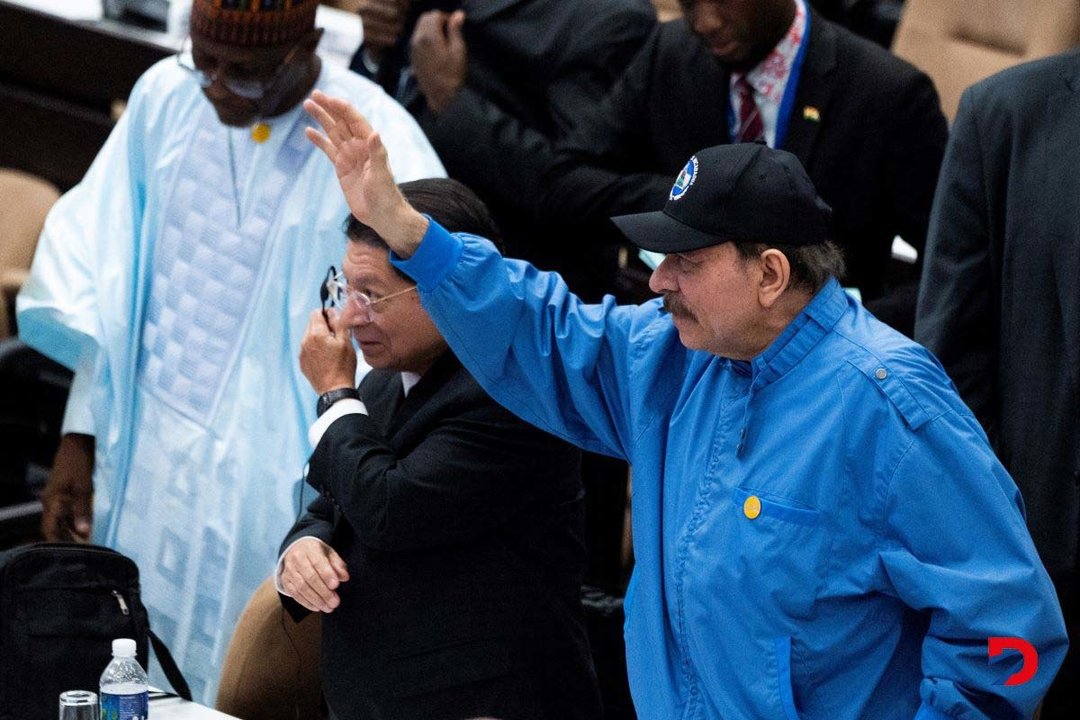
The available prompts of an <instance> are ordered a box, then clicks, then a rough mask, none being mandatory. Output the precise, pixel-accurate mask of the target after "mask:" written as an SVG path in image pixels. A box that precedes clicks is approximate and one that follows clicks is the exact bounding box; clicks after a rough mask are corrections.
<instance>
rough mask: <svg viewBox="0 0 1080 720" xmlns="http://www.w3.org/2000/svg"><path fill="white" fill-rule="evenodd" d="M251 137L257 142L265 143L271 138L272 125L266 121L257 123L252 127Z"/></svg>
mask: <svg viewBox="0 0 1080 720" xmlns="http://www.w3.org/2000/svg"><path fill="white" fill-rule="evenodd" d="M251 139H252V140H254V141H255V142H257V143H264V142H266V141H267V140H269V139H270V126H269V125H267V124H266V123H255V125H253V126H252V128H251Z"/></svg>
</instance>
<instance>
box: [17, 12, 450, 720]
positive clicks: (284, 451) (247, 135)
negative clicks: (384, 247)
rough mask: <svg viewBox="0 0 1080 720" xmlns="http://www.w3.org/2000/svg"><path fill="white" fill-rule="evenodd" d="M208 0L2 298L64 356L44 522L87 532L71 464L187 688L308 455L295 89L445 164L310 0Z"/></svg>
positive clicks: (411, 166) (312, 202)
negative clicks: (357, 70)
mask: <svg viewBox="0 0 1080 720" xmlns="http://www.w3.org/2000/svg"><path fill="white" fill-rule="evenodd" d="M222 4H225V5H227V4H228V3H227V2H226V3H222V0H197V2H196V3H195V5H194V8H193V11H192V42H193V44H194V47H193V52H192V53H191V54H190V55H187V56H184V55H182V56H180V57H179V58H169V59H167V60H163V61H161V62H159V63H158V64H156V65H155V66H154V67H152V68H151V69H150V70H149V71H147V73H146V74H145V75H144V76H143V77H142V78H141V79H140V80H139V82H138V83H137V84H136V86H135V88H134V90H133V91H132V94H131V97H130V99H129V104H128V108H127V111H126V112H125V113H124V115H123V117H122V118H121V119H120V121H119V122H118V123H117V126H116V128H115V129H114V131H113V132H112V134H111V136H110V137H109V139H108V141H107V143H106V144H105V146H104V147H103V148H102V150H101V152H100V153H99V155H98V156H97V158H96V160H95V161H94V163H93V165H92V166H91V168H90V170H89V171H88V172H87V174H86V177H85V178H84V179H83V181H82V182H81V183H80V184H79V185H78V186H76V187H75V188H74V189H73V190H71V191H70V192H69V193H67V194H66V195H65V196H64V197H63V198H62V199H61V200H60V201H59V202H58V203H57V205H56V207H55V208H54V209H53V211H52V212H51V214H50V215H49V218H48V221H47V222H46V225H45V229H44V231H43V233H42V236H41V240H40V243H39V246H38V250H37V254H36V256H35V259H34V264H33V268H32V270H31V276H30V279H29V280H28V282H27V283H26V285H25V287H24V289H23V291H22V293H21V295H20V296H19V300H18V321H19V328H20V333H21V336H22V338H23V339H24V340H25V341H26V342H28V343H29V344H30V345H32V346H33V347H35V348H37V349H38V350H40V351H42V352H43V353H45V354H46V355H48V356H50V357H52V358H54V359H55V360H57V361H59V362H61V363H63V364H64V365H66V366H68V367H70V368H73V369H74V370H75V371H76V375H75V381H74V386H73V388H72V393H71V398H70V400H69V404H68V409H67V413H66V416H65V421H64V433H65V437H64V441H63V445H62V450H61V453H60V454H59V455H58V458H57V467H56V469H55V470H54V475H53V477H51V478H50V482H49V487H48V488H47V489H46V495H45V498H44V500H45V515H46V517H45V527H44V528H43V529H44V531H45V533H46V535H47V536H49V537H52V538H54V539H61V538H64V537H72V538H76V539H87V536H88V535H89V527H88V520H89V518H86V517H85V515H86V511H85V510H84V511H83V512H82V513H81V514H80V513H78V512H76V510H77V508H78V505H79V502H78V501H79V498H80V497H86V496H88V495H89V492H90V479H89V468H90V466H91V464H92V467H93V488H92V489H93V540H94V541H95V542H97V543H101V544H105V545H108V546H110V547H113V548H116V549H117V550H119V551H121V552H123V553H124V554H126V555H128V556H130V557H132V558H133V559H134V560H135V561H136V562H137V563H138V566H139V571H140V574H141V580H142V598H143V601H144V602H145V603H146V605H147V607H148V608H149V611H150V620H151V625H152V627H153V628H154V630H155V632H157V633H158V634H159V635H160V636H161V637H162V638H163V639H164V640H165V641H166V643H167V644H168V645H169V646H170V647H171V649H172V650H173V653H174V654H175V656H176V658H177V661H178V662H179V665H180V667H181V669H182V670H183V672H184V674H185V676H186V677H187V680H188V682H189V684H190V685H191V688H192V692H193V694H194V697H195V699H197V700H201V701H203V702H206V703H212V702H213V698H214V693H215V690H216V686H217V679H218V674H219V673H220V671H221V661H222V658H223V656H224V653H225V650H226V647H227V646H228V642H229V639H230V635H231V632H232V629H233V626H234V625H235V621H236V619H237V617H238V615H239V614H240V611H241V609H242V608H243V607H244V604H245V603H246V601H247V600H248V598H249V596H250V595H251V594H252V592H253V591H254V590H255V588H256V587H257V586H258V585H259V583H260V582H261V581H263V580H264V579H265V578H267V577H268V576H269V575H270V573H271V572H272V570H273V568H274V563H275V560H276V551H277V546H278V542H279V541H280V539H281V537H282V536H283V535H284V534H285V532H286V531H287V530H288V529H289V527H290V526H291V525H292V523H293V521H294V519H295V517H296V511H297V508H298V507H300V506H301V504H299V500H300V498H299V496H298V493H299V492H300V490H301V488H302V486H303V483H301V482H299V480H300V478H301V476H302V474H303V470H304V462H305V459H306V458H307V456H308V455H309V454H310V452H311V448H310V447H309V445H308V442H307V435H306V428H307V427H308V426H310V425H311V423H312V422H313V421H314V419H315V399H316V398H315V396H314V394H313V392H312V390H311V388H310V386H309V385H308V383H307V382H306V381H305V379H304V377H303V375H302V374H301V372H300V367H299V364H298V361H297V353H298V349H299V346H300V339H301V337H302V335H303V332H304V327H305V325H306V322H307V317H308V313H309V311H310V308H311V305H312V303H313V302H314V301H315V299H316V298H317V297H318V293H319V288H320V286H321V284H322V281H323V279H324V278H325V276H326V273H327V268H328V267H329V266H330V265H331V263H334V262H336V261H337V260H338V259H339V257H340V252H341V242H340V238H341V226H342V221H343V220H344V218H345V217H346V216H347V214H348V209H347V207H346V205H345V202H344V200H343V198H342V197H341V192H340V190H339V189H338V185H337V180H336V178H335V176H334V170H333V168H332V167H331V166H330V165H329V164H328V163H327V162H326V160H325V159H324V158H323V157H322V155H321V153H319V152H318V151H317V150H315V149H314V148H313V147H312V146H311V144H310V143H309V142H308V141H307V140H306V139H305V138H304V128H305V127H306V126H307V125H308V124H309V119H308V118H307V116H306V114H305V113H304V111H303V109H302V107H301V106H300V101H301V100H302V99H303V98H304V97H305V96H306V95H307V94H308V93H309V92H310V91H311V89H312V88H319V89H322V90H324V91H326V92H330V93H333V94H335V95H342V96H345V97H348V98H350V100H351V101H352V102H353V103H355V104H357V106H358V107H361V108H363V111H364V112H365V113H366V114H367V115H368V116H369V117H375V118H378V122H379V125H380V127H382V128H384V129H385V134H384V139H385V142H386V144H387V146H388V147H389V148H390V153H391V155H392V156H393V161H392V163H393V165H394V172H395V173H396V174H397V175H398V176H399V177H401V178H421V177H431V176H442V175H444V171H443V167H442V165H441V164H440V162H439V160H438V157H437V156H436V155H435V153H434V151H433V150H432V149H431V147H430V145H429V144H428V142H427V140H426V139H425V137H424V136H423V134H422V133H421V131H420V130H419V128H418V127H417V125H416V124H415V122H414V121H413V120H412V118H411V117H410V116H409V115H408V113H406V112H405V111H404V110H403V109H402V108H401V107H400V106H398V105H397V104H396V103H395V102H394V101H393V100H391V99H390V98H389V97H388V96H386V95H385V94H384V93H383V91H382V90H381V89H379V88H378V87H377V86H375V85H374V84H372V83H370V82H368V81H367V80H365V79H363V78H361V77H359V76H357V75H354V74H352V73H349V72H347V71H345V70H343V69H339V68H337V67H332V66H329V65H325V64H322V63H321V62H320V61H319V58H318V56H317V55H316V54H315V52H314V50H315V46H316V44H317V42H318V39H319V35H320V32H321V31H318V30H315V29H314V5H315V3H314V2H310V1H308V0H292V1H291V2H284V3H280V4H281V5H282V6H283V8H284V9H282V10H279V11H272V12H263V13H261V16H260V17H255V13H254V11H247V10H228V9H226V10H222V9H221V8H220V7H218V6H220V5H222ZM268 17H269V18H270V19H269V20H267V19H266V18H268ZM178 60H179V61H180V62H178ZM208 100H209V101H208ZM95 445H96V452H94V449H95ZM65 453H66V457H65ZM80 467H83V468H85V470H84V471H80V469H79V468H80ZM309 499H310V498H308V500H309ZM80 515H81V519H80ZM65 530H66V531H67V532H66V533H65V532H64V531H65ZM151 682H152V683H157V684H162V679H161V676H160V674H159V673H158V672H157V670H156V668H152V672H151Z"/></svg>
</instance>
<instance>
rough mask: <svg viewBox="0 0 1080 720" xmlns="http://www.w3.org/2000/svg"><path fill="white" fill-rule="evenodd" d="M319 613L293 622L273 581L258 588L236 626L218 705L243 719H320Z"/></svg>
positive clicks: (320, 622) (268, 581)
mask: <svg viewBox="0 0 1080 720" xmlns="http://www.w3.org/2000/svg"><path fill="white" fill-rule="evenodd" d="M321 629H322V621H321V615H320V614H319V613H311V614H310V615H308V616H307V617H305V618H304V619H303V620H301V621H300V622H299V623H296V622H293V620H292V618H291V617H289V614H288V613H286V612H285V611H284V610H283V609H282V607H281V601H280V600H279V599H278V594H277V590H275V589H274V580H273V578H268V579H267V580H266V581H265V582H264V583H263V584H262V585H260V586H259V587H258V589H257V590H256V591H255V593H254V594H253V595H252V596H251V600H249V601H248V604H247V607H245V608H244V611H243V612H242V613H241V614H240V620H239V621H238V622H237V623H236V630H235V631H234V632H233V636H232V641H231V642H230V643H229V649H228V651H227V652H226V653H225V662H224V665H223V667H222V671H221V682H220V684H219V685H218V694H217V700H216V702H215V706H216V707H217V709H218V710H219V711H221V712H223V713H226V714H228V715H235V716H236V717H238V718H243V720H320V718H322V717H323V715H322V688H321V686H320V683H319V645H320V642H321V640H322V633H321Z"/></svg>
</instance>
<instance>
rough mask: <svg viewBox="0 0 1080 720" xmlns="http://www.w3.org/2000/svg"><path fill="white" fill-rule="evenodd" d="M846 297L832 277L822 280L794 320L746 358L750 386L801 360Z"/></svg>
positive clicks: (827, 329) (828, 327) (770, 380)
mask: <svg viewBox="0 0 1080 720" xmlns="http://www.w3.org/2000/svg"><path fill="white" fill-rule="evenodd" d="M847 307H848V299H847V295H846V294H845V293H844V289H843V288H841V287H840V283H839V282H837V281H836V279H835V278H833V279H831V280H829V281H828V282H827V283H825V286H824V287H823V288H821V290H819V291H818V292H817V294H816V295H814V297H813V298H812V299H811V300H810V302H809V303H808V304H807V305H806V307H805V308H803V310H802V312H800V313H799V314H798V315H797V316H796V317H795V319H794V320H792V321H791V322H790V323H788V326H787V327H786V328H784V330H783V331H782V332H781V333H780V335H778V336H777V338H776V339H775V340H773V341H772V342H771V343H770V344H769V346H768V347H767V348H765V350H763V351H762V352H761V354H760V355H758V356H757V357H755V358H754V359H753V360H752V361H751V362H750V367H751V375H752V376H753V378H754V380H753V388H755V389H760V388H763V387H765V386H766V385H769V384H770V383H773V382H775V381H777V380H779V379H780V378H781V377H783V376H784V375H785V374H786V373H787V372H788V371H789V370H791V369H792V368H793V367H795V366H796V365H798V364H799V363H800V362H802V360H803V358H805V357H806V356H807V354H809V352H810V351H811V350H813V349H814V347H815V346H816V345H817V344H818V342H819V341H820V340H821V339H822V338H823V337H825V336H826V335H827V334H829V332H830V331H831V330H832V329H833V327H834V326H835V325H836V323H837V321H838V320H839V319H840V316H842V315H843V314H844V311H845V310H847Z"/></svg>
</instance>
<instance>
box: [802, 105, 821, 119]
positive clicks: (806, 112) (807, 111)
mask: <svg viewBox="0 0 1080 720" xmlns="http://www.w3.org/2000/svg"><path fill="white" fill-rule="evenodd" d="M802 116H803V120H809V121H810V122H821V111H820V110H818V109H817V108H816V107H814V106H813V105H807V106H806V107H804V108H803V109H802Z"/></svg>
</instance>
